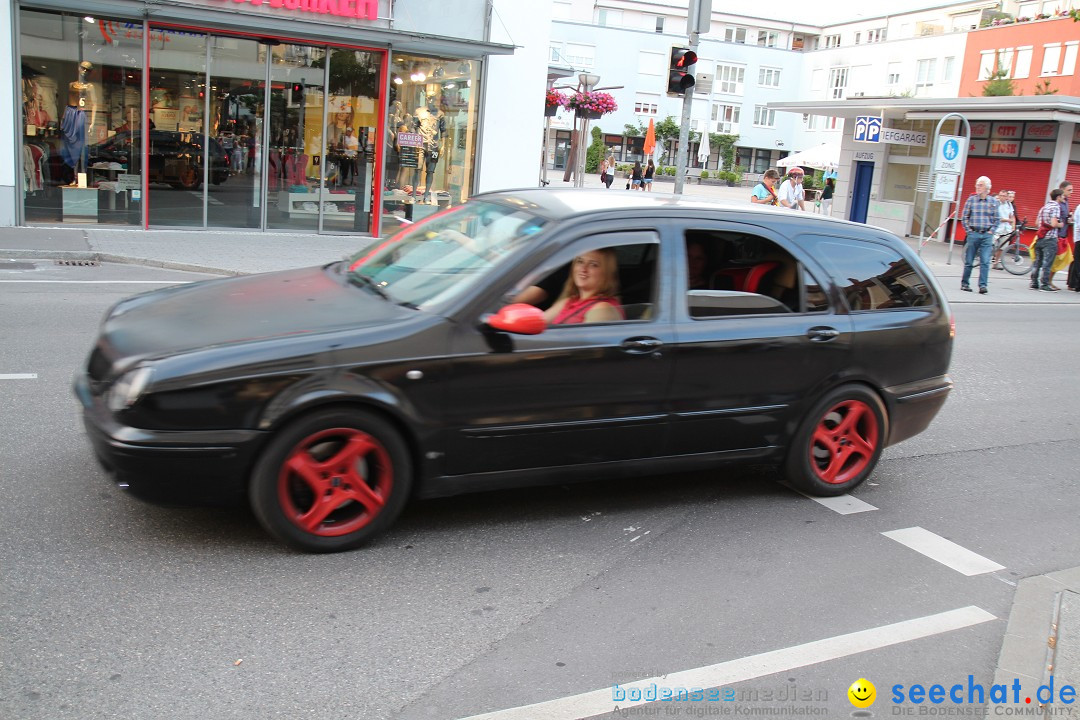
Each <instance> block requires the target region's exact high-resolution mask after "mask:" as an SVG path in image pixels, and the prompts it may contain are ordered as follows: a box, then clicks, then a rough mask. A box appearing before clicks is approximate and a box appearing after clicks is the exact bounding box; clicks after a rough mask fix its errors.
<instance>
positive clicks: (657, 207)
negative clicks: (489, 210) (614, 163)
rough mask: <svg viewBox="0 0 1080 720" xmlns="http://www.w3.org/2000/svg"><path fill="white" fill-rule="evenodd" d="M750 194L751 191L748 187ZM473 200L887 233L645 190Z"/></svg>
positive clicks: (490, 195) (538, 192)
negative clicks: (697, 214)
mask: <svg viewBox="0 0 1080 720" xmlns="http://www.w3.org/2000/svg"><path fill="white" fill-rule="evenodd" d="M747 194H749V190H747ZM472 199H474V200H485V201H489V202H499V203H504V204H509V205H516V206H518V207H522V208H526V209H529V210H531V211H532V212H535V213H536V214H538V215H543V216H544V217H548V218H552V219H556V220H564V219H567V218H572V217H577V216H581V215H588V214H595V213H608V212H616V213H619V212H621V213H624V214H627V215H636V216H640V215H650V214H659V215H668V216H671V215H674V216H678V215H680V214H682V213H681V212H680V211H686V210H705V211H708V212H717V211H721V212H725V211H726V213H747V214H760V215H762V216H763V217H762V218H761V220H762V221H765V222H769V223H777V222H780V223H784V224H786V223H787V222H793V221H794V222H798V223H799V224H800V225H803V229H806V224H808V223H809V224H812V223H820V224H822V229H824V227H825V226H827V225H828V226H832V227H833V228H834V229H835V224H836V223H839V224H842V225H847V226H850V227H852V228H859V229H862V230H867V229H873V230H879V231H881V232H887V231H884V230H881V228H876V227H872V226H869V227H868V226H867V225H864V224H862V223H853V222H849V221H847V220H841V219H840V218H832V217H826V216H824V215H816V214H814V213H810V212H792V211H791V210H788V209H785V208H776V207H770V206H768V205H757V204H753V203H751V202H750V201H749V200H747V201H746V202H745V203H735V202H730V201H723V200H713V199H710V198H704V197H695V196H693V195H683V196H675V195H667V194H660V193H656V194H652V193H643V192H640V191H639V192H632V191H631V192H625V191H611V190H606V189H600V188H588V189H586V188H524V189H519V190H499V191H493V192H487V193H482V194H480V195H474V196H473V198H472Z"/></svg>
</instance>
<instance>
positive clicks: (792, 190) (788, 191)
mask: <svg viewBox="0 0 1080 720" xmlns="http://www.w3.org/2000/svg"><path fill="white" fill-rule="evenodd" d="M802 179H803V170H802V168H800V167H795V168H792V169H791V170H789V171H788V177H787V180H785V181H784V182H783V183H782V184H781V185H780V192H779V195H780V205H781V206H782V207H786V208H788V209H789V210H805V209H806V192H805V191H804V190H803V186H802Z"/></svg>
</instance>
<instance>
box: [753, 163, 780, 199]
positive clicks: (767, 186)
mask: <svg viewBox="0 0 1080 720" xmlns="http://www.w3.org/2000/svg"><path fill="white" fill-rule="evenodd" d="M779 179H780V173H778V172H777V171H775V170H773V169H772V168H769V169H768V170H766V171H765V174H764V175H762V176H761V182H759V183H758V184H757V185H755V186H754V189H753V191H752V192H751V193H750V202H752V203H755V204H757V205H773V206H775V205H776V204H777V203H779V201H780V200H779V197H778V196H777V194H776V181H777V180H779Z"/></svg>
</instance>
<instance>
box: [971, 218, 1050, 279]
mask: <svg viewBox="0 0 1080 720" xmlns="http://www.w3.org/2000/svg"><path fill="white" fill-rule="evenodd" d="M1028 230H1035V228H1034V227H1032V226H1030V225H1028V224H1027V220H1026V219H1024V220H1021V221H1020V222H1019V223H1017V225H1016V227H1015V228H1013V229H1012V232H1010V233H1008V234H1007V235H1002V236H1001V237H1000V238H997V239H996V240H995V241H994V251H993V253H992V254H991V256H990V257H991V260H990V263H991V265H990V267H997V265H998V264H1000V265H1001V267H1002V269H1004V270H1005V271H1006V272H1008V273H1010V274H1012V275H1027V274H1028V273H1029V272H1031V252H1030V248H1029V246H1027V245H1025V244H1024V242H1023V240H1022V238H1023V234H1024V232H1025V231H1028ZM979 262H980V261H979V257H978V256H977V255H976V256H975V262H974V263H973V266H974V267H978V266H979Z"/></svg>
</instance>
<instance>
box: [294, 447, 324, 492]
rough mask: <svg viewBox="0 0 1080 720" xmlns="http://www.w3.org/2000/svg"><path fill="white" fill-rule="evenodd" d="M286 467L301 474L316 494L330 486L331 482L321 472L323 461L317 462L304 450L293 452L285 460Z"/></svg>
mask: <svg viewBox="0 0 1080 720" xmlns="http://www.w3.org/2000/svg"><path fill="white" fill-rule="evenodd" d="M285 467H287V468H288V469H289V470H292V471H293V472H294V473H296V474H297V475H299V476H300V478H301V479H302V480H303V481H304V482H305V483H307V484H308V487H310V488H311V491H312V492H313V493H315V494H316V495H322V494H323V493H324V492H325V491H326V489H327V488H328V487H329V483H328V482H327V481H326V479H325V478H323V476H322V474H321V473H320V469H321V467H322V463H319V462H316V461H315V459H314V458H312V457H311V456H310V455H308V454H307V453H306V452H304V451H300V452H297V453H295V454H293V456H292V457H290V458H289V459H288V460H287V461H286V462H285Z"/></svg>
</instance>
